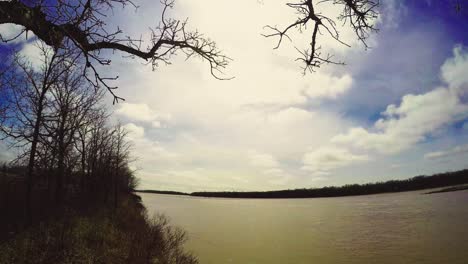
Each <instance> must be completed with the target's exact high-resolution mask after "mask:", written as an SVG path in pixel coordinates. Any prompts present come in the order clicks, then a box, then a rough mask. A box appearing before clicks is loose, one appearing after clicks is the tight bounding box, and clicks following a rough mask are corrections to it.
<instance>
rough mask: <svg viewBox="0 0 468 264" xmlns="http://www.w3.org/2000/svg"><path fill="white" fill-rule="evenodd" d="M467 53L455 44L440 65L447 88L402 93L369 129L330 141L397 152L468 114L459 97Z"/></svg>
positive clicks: (464, 85)
mask: <svg viewBox="0 0 468 264" xmlns="http://www.w3.org/2000/svg"><path fill="white" fill-rule="evenodd" d="M467 65H468V56H467V53H466V52H465V51H463V50H462V48H461V47H455V49H454V56H453V58H451V59H449V60H447V61H446V62H445V63H444V65H443V66H442V67H441V75H442V78H443V80H444V81H445V82H446V84H447V87H438V88H435V89H434V90H432V91H430V92H427V93H423V94H419V95H414V94H408V95H405V96H403V98H402V99H401V103H400V104H399V105H394V104H391V105H389V106H387V108H386V110H385V111H384V112H382V113H381V116H382V117H381V118H380V119H379V120H378V121H377V122H375V124H374V126H373V127H372V128H371V129H365V128H363V127H355V128H352V129H350V130H349V132H348V133H346V134H341V135H338V136H336V137H334V138H333V139H332V142H334V143H338V144H344V145H350V146H354V147H357V148H360V149H365V150H375V151H378V152H380V153H397V152H400V151H403V150H406V149H408V148H411V147H412V146H413V145H414V144H416V143H418V142H421V141H424V140H425V139H426V137H427V136H428V135H434V134H435V133H437V131H439V130H440V129H443V128H445V127H446V126H448V125H450V124H453V123H455V122H457V121H460V120H463V119H465V118H466V117H468V105H467V104H466V103H465V102H464V101H463V100H462V96H463V95H464V94H465V93H466V90H467V83H468V75H467V74H466V69H467Z"/></svg>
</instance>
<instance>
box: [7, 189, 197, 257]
mask: <svg viewBox="0 0 468 264" xmlns="http://www.w3.org/2000/svg"><path fill="white" fill-rule="evenodd" d="M185 239H186V236H185V233H184V232H183V231H182V230H181V229H178V228H174V227H171V226H170V225H169V222H168V221H167V219H166V218H165V217H163V216H157V217H154V218H149V217H148V215H147V213H146V210H145V208H144V207H143V205H142V204H141V200H140V198H139V196H137V195H133V194H127V195H125V196H124V197H122V199H120V202H119V205H118V207H117V208H116V209H109V208H108V207H105V206H93V208H92V209H90V210H82V209H77V208H72V207H68V208H66V209H64V210H62V213H60V214H56V215H55V216H54V217H53V218H50V219H48V220H47V221H41V222H38V223H35V224H34V225H32V226H30V227H28V228H26V229H24V230H22V231H20V232H18V233H17V234H15V235H14V236H13V237H10V238H9V239H6V240H5V241H3V242H1V244H0V263H5V264H6V263H8V264H9V263H44V264H45V263H161V264H163V263H168V264H169V263H174V264H186V263H187V264H194V263H198V261H197V259H196V257H194V256H193V255H192V254H190V253H187V252H185V251H184V249H183V244H184V242H185Z"/></svg>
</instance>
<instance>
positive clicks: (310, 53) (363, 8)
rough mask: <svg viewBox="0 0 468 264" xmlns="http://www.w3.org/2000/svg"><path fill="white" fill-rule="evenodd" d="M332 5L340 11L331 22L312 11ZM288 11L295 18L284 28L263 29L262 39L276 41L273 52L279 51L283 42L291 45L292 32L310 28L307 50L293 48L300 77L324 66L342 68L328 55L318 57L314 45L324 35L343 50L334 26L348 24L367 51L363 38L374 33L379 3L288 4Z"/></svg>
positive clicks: (327, 0)
mask: <svg viewBox="0 0 468 264" xmlns="http://www.w3.org/2000/svg"><path fill="white" fill-rule="evenodd" d="M326 3H328V4H332V5H337V6H340V7H341V8H342V11H341V14H340V15H339V16H338V18H336V19H333V18H330V17H329V16H327V15H324V14H321V13H319V12H317V11H316V9H315V6H316V5H318V4H326ZM287 6H288V7H290V8H292V9H294V10H295V12H296V13H297V15H298V17H297V19H296V20H295V21H293V22H291V23H290V24H289V25H287V26H285V27H284V28H278V27H277V26H266V27H265V28H266V29H267V30H269V31H270V33H267V34H263V36H265V37H275V38H277V39H278V40H277V44H276V46H275V49H277V48H279V47H280V45H281V44H282V42H283V39H284V38H287V39H289V40H291V41H292V39H291V37H290V36H289V33H290V32H291V31H293V30H296V31H299V32H301V33H302V32H303V31H304V30H305V29H306V28H307V26H312V28H313V31H312V35H311V37H310V43H309V46H310V47H309V48H302V49H299V48H296V49H297V50H298V52H299V53H300V55H301V56H300V57H299V58H298V59H297V60H299V61H301V62H303V65H304V67H303V69H304V73H305V72H306V71H307V70H309V71H314V69H315V68H319V67H320V66H321V65H322V64H324V63H332V64H344V63H343V62H340V61H335V60H333V55H332V54H322V50H321V48H322V47H321V46H320V45H319V44H318V38H319V35H320V34H321V33H322V32H324V33H325V34H328V35H329V36H331V37H332V38H334V39H335V40H336V41H338V42H339V43H341V44H343V45H344V46H348V47H349V45H348V44H346V43H345V42H344V41H343V40H342V39H341V38H340V32H339V31H338V30H337V27H336V24H337V22H341V23H343V24H345V25H346V24H348V25H349V26H350V27H351V28H352V29H353V30H354V33H355V34H356V36H357V38H358V39H359V40H360V41H361V42H362V43H363V44H364V46H365V47H366V48H367V47H368V45H367V43H366V40H367V38H368V37H369V34H370V33H371V32H375V31H377V29H376V28H375V26H374V22H375V19H376V18H377V16H378V10H377V8H378V6H379V0H321V1H313V0H302V1H300V2H294V3H288V4H287Z"/></svg>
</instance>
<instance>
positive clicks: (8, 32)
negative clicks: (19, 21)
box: [0, 24, 34, 44]
mask: <svg viewBox="0 0 468 264" xmlns="http://www.w3.org/2000/svg"><path fill="white" fill-rule="evenodd" d="M23 28H24V27H23V26H19V25H16V24H0V36H1V37H2V39H3V40H10V41H9V42H8V43H9V44H17V43H21V42H24V41H26V34H25V33H24V32H23V34H21V35H19V34H20V33H21V32H22V30H23ZM18 35H19V36H18ZM31 35H32V36H31ZM29 37H34V34H33V33H32V32H29Z"/></svg>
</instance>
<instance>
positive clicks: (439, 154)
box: [424, 144, 468, 160]
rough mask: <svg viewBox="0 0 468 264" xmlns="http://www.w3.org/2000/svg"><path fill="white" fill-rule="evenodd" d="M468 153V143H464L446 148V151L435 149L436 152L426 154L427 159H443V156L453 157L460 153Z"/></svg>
mask: <svg viewBox="0 0 468 264" xmlns="http://www.w3.org/2000/svg"><path fill="white" fill-rule="evenodd" d="M464 153H468V144H466V145H462V146H456V147H454V148H452V149H449V150H445V151H435V152H429V153H427V154H425V155H424V158H425V159H429V160H431V159H442V158H447V157H452V156H456V155H459V154H464Z"/></svg>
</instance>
